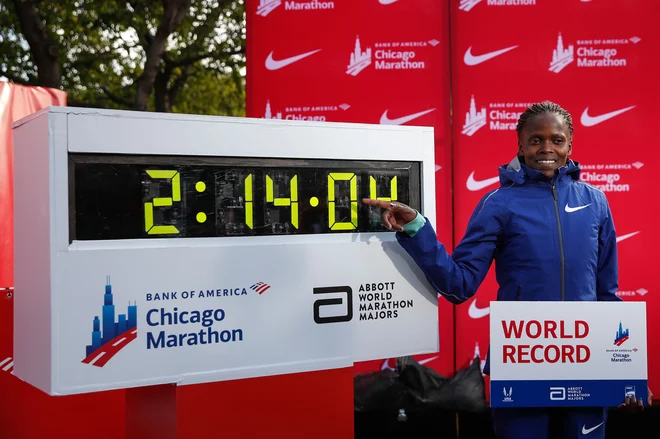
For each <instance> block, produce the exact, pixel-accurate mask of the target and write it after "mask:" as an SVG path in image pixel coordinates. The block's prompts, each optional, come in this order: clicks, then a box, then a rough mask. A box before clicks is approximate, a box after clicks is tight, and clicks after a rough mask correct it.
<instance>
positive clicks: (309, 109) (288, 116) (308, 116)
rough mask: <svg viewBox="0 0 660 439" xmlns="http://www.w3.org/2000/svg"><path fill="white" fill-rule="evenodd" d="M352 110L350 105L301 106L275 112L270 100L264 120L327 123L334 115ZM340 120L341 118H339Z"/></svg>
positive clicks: (267, 103) (267, 102)
mask: <svg viewBox="0 0 660 439" xmlns="http://www.w3.org/2000/svg"><path fill="white" fill-rule="evenodd" d="M349 108H351V106H350V105H349V104H346V103H343V104H339V105H301V106H295V107H293V106H292V107H284V109H283V110H277V111H274V110H273V109H272V107H271V105H270V100H267V101H266V111H265V112H264V119H284V120H313V121H320V122H325V121H327V120H328V119H332V114H333V113H337V112H343V111H346V110H348V109H349ZM337 118H338V119H339V117H337Z"/></svg>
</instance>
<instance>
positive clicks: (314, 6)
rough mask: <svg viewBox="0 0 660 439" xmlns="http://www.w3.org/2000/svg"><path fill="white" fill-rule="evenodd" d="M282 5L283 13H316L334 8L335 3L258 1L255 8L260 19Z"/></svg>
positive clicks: (278, 0) (313, 0) (314, 0)
mask: <svg viewBox="0 0 660 439" xmlns="http://www.w3.org/2000/svg"><path fill="white" fill-rule="evenodd" d="M282 3H284V10H285V11H318V10H328V9H334V8H335V2H333V1H319V0H312V1H307V2H305V1H286V0H284V1H282V0H259V6H257V15H260V16H262V17H266V16H268V14H270V13H271V12H273V11H274V10H275V9H277V8H278V7H280V6H282Z"/></svg>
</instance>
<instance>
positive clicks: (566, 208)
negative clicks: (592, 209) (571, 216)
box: [564, 203, 591, 213]
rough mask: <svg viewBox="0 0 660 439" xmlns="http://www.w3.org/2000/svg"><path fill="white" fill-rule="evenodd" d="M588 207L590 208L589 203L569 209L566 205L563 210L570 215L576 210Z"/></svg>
mask: <svg viewBox="0 0 660 439" xmlns="http://www.w3.org/2000/svg"><path fill="white" fill-rule="evenodd" d="M589 206H591V203H589V204H585V205H584V206H577V207H570V206H569V205H568V203H566V207H564V210H565V211H566V212H568V213H571V212H577V211H578V210H582V209H584V208H585V207H589Z"/></svg>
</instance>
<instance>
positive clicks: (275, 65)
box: [266, 49, 321, 70]
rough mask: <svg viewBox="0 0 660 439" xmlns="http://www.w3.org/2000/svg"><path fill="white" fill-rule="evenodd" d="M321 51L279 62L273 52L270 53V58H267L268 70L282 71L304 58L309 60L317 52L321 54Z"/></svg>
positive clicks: (317, 50)
mask: <svg viewBox="0 0 660 439" xmlns="http://www.w3.org/2000/svg"><path fill="white" fill-rule="evenodd" d="M320 51H321V49H316V50H312V51H311V52H306V53H302V54H300V55H296V56H291V57H289V58H284V59H279V60H275V59H273V52H270V53H269V54H268V58H266V68H267V69H268V70H278V69H281V68H282V67H286V66H288V65H289V64H293V63H294V62H296V61H300V60H301V59H303V58H307V57H308V56H310V55H314V54H315V53H316V52H320Z"/></svg>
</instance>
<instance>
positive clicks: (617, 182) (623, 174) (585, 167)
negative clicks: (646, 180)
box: [580, 161, 645, 296]
mask: <svg viewBox="0 0 660 439" xmlns="http://www.w3.org/2000/svg"><path fill="white" fill-rule="evenodd" d="M643 167H644V163H642V162H640V161H636V162H633V163H598V164H589V163H584V164H583V163H580V168H581V171H580V181H582V182H584V183H589V184H590V185H591V186H593V187H595V188H596V189H598V190H600V191H601V192H605V193H616V192H630V191H631V190H632V189H633V185H632V182H631V181H630V180H629V179H630V177H633V178H634V175H635V173H637V171H639V170H640V169H642V168H643ZM639 291H641V292H639V294H640V295H641V296H643V295H644V291H645V290H644V289H643V288H642V289H640V290H639Z"/></svg>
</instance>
